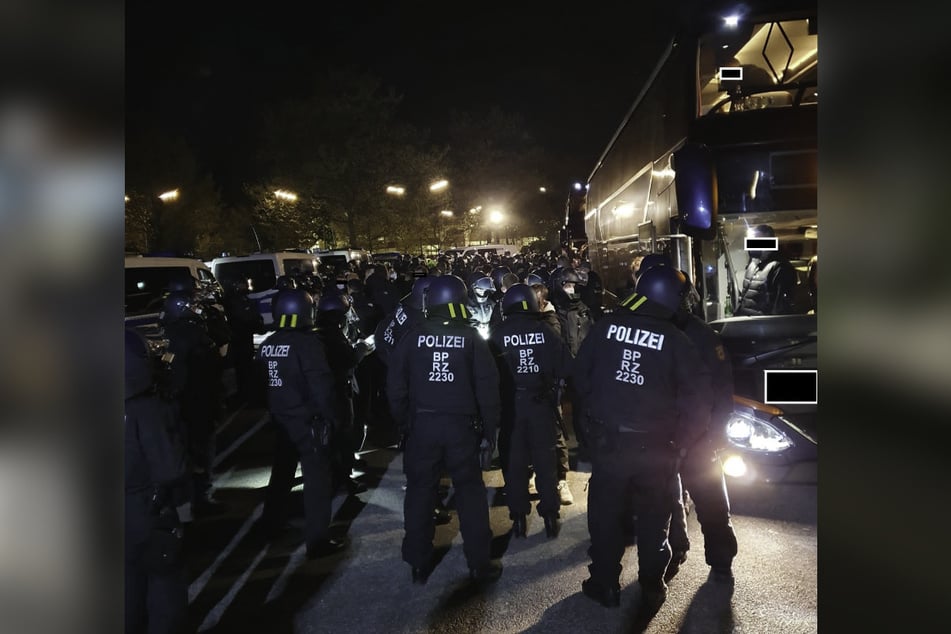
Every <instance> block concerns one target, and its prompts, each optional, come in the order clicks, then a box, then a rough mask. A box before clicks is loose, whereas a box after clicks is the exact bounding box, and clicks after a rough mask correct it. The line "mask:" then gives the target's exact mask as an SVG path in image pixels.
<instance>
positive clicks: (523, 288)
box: [490, 283, 571, 537]
mask: <svg viewBox="0 0 951 634" xmlns="http://www.w3.org/2000/svg"><path fill="white" fill-rule="evenodd" d="M502 313H503V314H504V315H505V319H504V320H503V321H502V323H501V324H499V326H498V328H496V330H495V332H493V333H492V336H491V339H490V347H491V348H492V350H493V352H494V353H495V354H496V355H497V357H498V359H499V365H500V368H499V374H500V377H501V386H502V402H503V407H502V427H501V430H500V432H499V445H500V448H501V446H502V444H503V439H504V440H505V443H504V444H505V445H506V446H507V450H505V451H500V452H499V455H500V457H502V459H503V461H502V473H503V476H504V478H505V493H506V495H505V497H506V502H507V503H508V507H509V517H510V518H511V519H512V533H513V534H514V535H515V537H525V535H526V529H527V524H526V516H527V515H528V514H529V512H530V511H531V508H532V504H531V501H530V500H529V495H528V481H529V465H532V466H533V468H534V471H535V475H536V488H537V489H538V495H539V501H538V514H539V515H540V516H541V517H542V518H543V519H544V523H545V534H546V535H547V536H548V537H557V536H558V532H559V529H560V522H559V518H560V517H561V515H560V513H559V510H560V508H561V499H560V497H559V495H558V469H557V465H556V460H555V436H556V432H555V429H556V418H557V414H558V413H557V403H556V398H557V393H556V381H557V380H558V379H562V378H565V377H566V376H567V373H568V369H569V365H570V363H571V357H570V355H569V354H568V348H567V347H566V346H565V343H564V341H563V340H562V338H561V337H560V336H558V334H557V333H556V332H555V331H554V330H553V329H552V327H551V326H549V325H548V324H547V323H546V322H545V321H544V320H543V318H542V316H541V313H540V311H539V309H538V300H537V299H536V296H535V291H534V290H532V287H530V286H529V285H527V284H522V283H517V284H513V285H512V286H511V287H510V288H509V289H508V290H507V291H506V292H505V295H503V296H502Z"/></svg>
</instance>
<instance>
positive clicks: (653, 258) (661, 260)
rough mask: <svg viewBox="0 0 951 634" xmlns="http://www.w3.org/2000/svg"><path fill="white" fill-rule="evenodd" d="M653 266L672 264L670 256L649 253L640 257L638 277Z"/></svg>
mask: <svg viewBox="0 0 951 634" xmlns="http://www.w3.org/2000/svg"><path fill="white" fill-rule="evenodd" d="M655 266H673V263H672V262H671V261H670V257H668V256H667V255H665V254H663V253H650V254H648V255H645V256H644V257H643V259H641V265H640V267H639V268H638V269H637V271H638V272H637V276H638V279H639V278H640V276H641V275H643V274H644V273H646V272H647V271H649V270H650V269H652V268H654V267H655Z"/></svg>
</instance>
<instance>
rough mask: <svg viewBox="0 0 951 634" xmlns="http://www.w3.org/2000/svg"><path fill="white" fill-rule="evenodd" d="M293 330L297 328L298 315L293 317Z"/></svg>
mask: <svg viewBox="0 0 951 634" xmlns="http://www.w3.org/2000/svg"><path fill="white" fill-rule="evenodd" d="M291 328H297V315H296V314H294V315H291Z"/></svg>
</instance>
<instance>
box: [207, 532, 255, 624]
mask: <svg viewBox="0 0 951 634" xmlns="http://www.w3.org/2000/svg"><path fill="white" fill-rule="evenodd" d="M270 546H271V545H270V544H265V546H264V548H262V549H261V552H259V553H258V556H257V557H255V558H254V561H252V562H251V565H250V566H248V568H247V570H245V571H244V572H243V573H241V576H240V577H238V579H237V581H235V582H234V585H232V586H231V589H230V590H228V594H226V595H225V596H224V598H223V599H222V600H221V601H219V602H218V605H216V606H215V607H213V608H212V609H211V610H210V611H209V612H208V616H206V617H205V620H204V621H202V624H201V626H200V627H199V628H198V631H199V632H204V631H205V630H209V629H211V628H213V627H214V626H215V625H217V624H218V621H220V620H221V616H222V615H223V614H224V613H225V610H227V609H228V606H229V605H231V602H232V601H234V598H235V597H236V596H238V592H240V591H241V588H243V587H244V584H245V583H247V581H248V578H249V577H250V576H251V573H252V572H254V569H255V568H257V567H258V564H259V563H261V560H262V559H264V556H265V555H266V554H267V550H268V548H270Z"/></svg>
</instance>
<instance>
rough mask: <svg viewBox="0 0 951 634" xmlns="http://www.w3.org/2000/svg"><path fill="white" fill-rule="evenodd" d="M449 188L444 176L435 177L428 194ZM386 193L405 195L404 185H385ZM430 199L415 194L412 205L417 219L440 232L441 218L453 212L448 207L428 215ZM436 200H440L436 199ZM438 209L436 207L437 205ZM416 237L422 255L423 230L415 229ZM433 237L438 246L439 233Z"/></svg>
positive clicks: (436, 232)
mask: <svg viewBox="0 0 951 634" xmlns="http://www.w3.org/2000/svg"><path fill="white" fill-rule="evenodd" d="M448 188H449V181H448V180H446V179H445V178H440V179H436V180H434V181H432V182H430V184H429V193H430V195H443V194H444V193H445V192H446V190H447V189H448ZM386 193H387V194H389V195H390V196H396V197H397V198H402V197H404V196H405V195H406V187H404V186H403V185H401V184H398V183H392V184H390V185H387V187H386ZM431 202H432V201H430V200H427V199H425V198H423V197H422V196H415V197H414V198H413V206H414V207H415V209H416V212H417V214H418V217H419V220H420V221H422V222H430V223H433V229H434V233H435V234H441V233H442V224H443V218H451V217H452V215H453V212H452V211H451V210H449V209H443V210H442V211H440V212H439V213H438V214H436V216H435V218H431V217H429V211H430V210H431V209H432V207H431V206H430V205H431ZM437 202H442V200H438V201H437ZM437 209H438V207H437ZM417 237H418V239H419V253H420V255H424V245H423V231H417ZM433 238H434V239H435V241H436V248H439V246H440V243H441V241H442V236H441V235H434V236H433Z"/></svg>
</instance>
